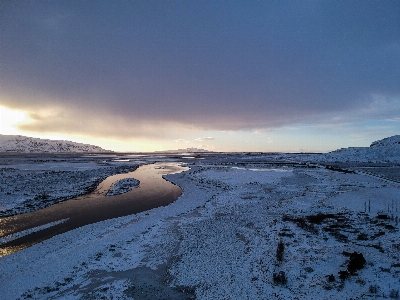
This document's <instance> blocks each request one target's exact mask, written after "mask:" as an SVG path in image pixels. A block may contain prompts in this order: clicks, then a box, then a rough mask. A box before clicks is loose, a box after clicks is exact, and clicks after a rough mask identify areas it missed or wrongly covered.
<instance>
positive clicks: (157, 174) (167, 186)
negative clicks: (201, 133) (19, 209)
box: [0, 162, 188, 257]
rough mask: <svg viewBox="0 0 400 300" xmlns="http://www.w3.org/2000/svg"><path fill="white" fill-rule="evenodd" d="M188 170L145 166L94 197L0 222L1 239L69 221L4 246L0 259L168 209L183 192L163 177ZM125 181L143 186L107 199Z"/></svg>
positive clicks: (100, 188) (107, 184)
mask: <svg viewBox="0 0 400 300" xmlns="http://www.w3.org/2000/svg"><path fill="white" fill-rule="evenodd" d="M186 170H188V168H187V167H182V166H180V164H179V163H173V162H168V163H155V164H149V165H143V166H140V167H139V168H138V169H136V170H135V171H133V172H129V173H125V174H117V175H113V176H110V177H108V178H106V179H105V180H104V181H102V182H101V183H100V184H99V185H98V187H97V188H96V190H95V191H93V192H92V193H89V194H86V195H83V196H79V197H76V198H73V199H70V200H67V201H64V202H61V203H58V204H54V205H52V206H49V207H46V208H44V209H40V210H37V211H34V212H30V213H26V214H20V215H16V216H12V217H6V218H0V237H4V236H7V235H10V234H14V233H18V232H21V231H24V230H29V229H31V228H35V227H38V226H43V225H45V224H48V223H52V222H57V221H60V220H66V221H65V222H62V223H60V224H57V225H55V226H51V227H49V228H46V229H43V230H40V231H36V232H35V233H32V234H29V235H25V236H23V237H20V238H18V239H15V240H12V241H10V242H8V243H5V244H3V245H1V246H0V257H1V256H5V255H8V254H11V253H13V252H17V251H20V250H22V249H25V248H27V247H30V246H32V245H34V244H37V243H39V242H41V241H44V240H46V239H48V238H51V237H52V236H54V235H57V234H61V233H64V232H66V231H69V230H72V229H75V228H78V227H81V226H84V225H88V224H92V223H96V222H100V221H104V220H107V219H111V218H117V217H122V216H127V215H131V214H135V213H139V212H143V211H146V210H149V209H152V208H156V207H160V206H166V205H168V204H170V203H172V202H174V201H175V200H176V199H178V197H179V196H180V195H181V193H182V190H181V188H180V187H179V186H176V185H174V184H172V183H171V182H169V181H167V180H165V179H164V178H163V177H162V176H163V175H167V174H174V173H180V172H183V171H186ZM124 178H135V179H137V180H139V181H140V184H139V186H138V187H137V188H133V189H132V190H130V191H129V192H127V193H124V194H121V195H115V196H106V195H105V194H106V193H107V191H108V190H109V188H110V187H111V186H112V184H113V183H114V182H116V181H118V180H120V179H124Z"/></svg>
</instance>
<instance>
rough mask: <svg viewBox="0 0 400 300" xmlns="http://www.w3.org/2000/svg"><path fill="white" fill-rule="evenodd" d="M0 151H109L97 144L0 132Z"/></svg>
mask: <svg viewBox="0 0 400 300" xmlns="http://www.w3.org/2000/svg"><path fill="white" fill-rule="evenodd" d="M0 152H19V153H54V152H55V153H74V152H79V153H82V152H111V151H109V150H104V149H103V148H100V147H98V146H93V145H89V144H81V143H75V142H70V141H61V140H60V141H58V140H47V139H38V138H31V137H26V136H21V135H2V134H0Z"/></svg>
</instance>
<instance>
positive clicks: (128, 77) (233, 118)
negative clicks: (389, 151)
mask: <svg viewBox="0 0 400 300" xmlns="http://www.w3.org/2000/svg"><path fill="white" fill-rule="evenodd" d="M0 5H1V11H0V14H1V15H0V30H1V40H0V42H1V47H0V62H1V72H0V86H1V90H2V91H1V93H2V96H1V104H2V105H3V106H6V107H9V108H16V109H19V110H22V111H26V112H27V113H28V114H29V115H30V117H31V119H32V121H31V122H30V123H27V124H24V125H21V126H20V129H21V130H23V131H26V132H32V133H34V132H36V133H54V134H75V135H77V134H78V135H83V136H84V135H86V136H92V137H95V136H103V137H116V138H120V139H135V138H136V139H138V140H131V142H133V143H146V139H152V140H153V142H150V140H149V143H153V144H154V141H156V140H158V141H160V143H161V144H162V145H164V146H165V147H168V146H167V145H170V144H168V142H167V141H173V140H185V141H186V142H187V141H190V140H191V139H192V140H194V139H195V136H197V137H203V135H204V134H209V135H210V134H211V135H213V136H218V138H215V139H214V137H213V139H209V140H208V141H214V143H215V145H214V146H215V147H220V148H221V147H223V144H222V140H224V143H226V144H229V138H226V139H223V138H222V137H221V132H229V133H231V136H234V134H232V133H238V132H240V135H239V137H236V139H243V138H245V139H250V140H251V138H252V137H251V135H252V134H254V132H258V133H259V132H264V136H263V138H264V139H265V140H267V139H268V138H269V137H268V134H267V135H265V134H266V133H267V132H272V131H276V130H278V131H280V132H282V130H284V129H285V128H288V127H293V126H303V127H304V126H305V127H307V128H308V129H307V130H306V131H307V132H306V131H304V130H303V131H300V132H299V134H304V135H306V136H307V140H313V138H312V133H310V128H313V129H312V131H315V130H316V129H318V130H319V133H318V134H319V136H322V135H324V136H329V135H333V136H335V137H336V136H338V134H339V133H340V134H342V133H343V130H342V129H343V128H342V127H343V126H347V127H346V130H347V132H348V136H347V137H346V139H344V140H343V141H345V140H346V141H350V140H351V139H352V137H353V138H354V136H359V137H360V136H361V137H362V132H364V137H363V138H364V139H368V138H372V137H375V136H377V137H378V136H379V134H381V135H384V136H385V134H384V133H383V132H385V131H386V132H387V133H388V134H387V135H389V134H390V133H393V134H394V133H396V131H398V130H399V129H400V128H399V121H400V1H2V2H1V4H0ZM362 124H364V125H362ZM382 126H383V127H382ZM385 126H386V127H385ZM327 127H329V130H327V129H326V128H327ZM321 128H322V129H321ZM323 128H325V129H323ZM335 128H336V129H335ZM350 128H358V129H357V130H358V131H354V130H353V131H351V130H350ZM382 128H383V129H382ZM385 128H386V129H385ZM303 129H304V128H303ZM321 130H325V133H324V134H323V132H322V131H321ZM368 130H369V131H368ZM365 132H367V133H368V132H370V134H369V135H368V134H367V135H365V134H366V133H365ZM244 133H247V134H248V135H249V138H247V137H244V136H243V134H244ZM397 133H398V132H397ZM384 136H382V137H384ZM258 138H259V137H258ZM274 138H276V137H274ZM218 140H220V141H221V144H218ZM161 141H164V142H161ZM210 143H211V142H210ZM240 143H241V142H240V141H239V140H236V141H232V143H231V144H230V145H229V147H231V148H232V149H231V148H230V150H235V149H234V148H235V145H239V144H240ZM343 143H344V142H343ZM347 143H348V142H347ZM161 144H160V147H162V146H161ZM254 144H256V143H254ZM190 145H192V144H190ZM267 146H268V145H266V144H265V146H264V148H267ZM269 146H271V145H269ZM282 147H285V146H282ZM286 147H288V148H290V147H297V146H296V145H286ZM153 148H154V147H153ZM155 148H157V147H155ZM236 148H238V147H236ZM221 149H222V148H221ZM251 149H253V148H249V150H251ZM254 149H255V148H254ZM238 150H239V149H238ZM257 150H259V149H258V148H257ZM265 150H268V149H265Z"/></svg>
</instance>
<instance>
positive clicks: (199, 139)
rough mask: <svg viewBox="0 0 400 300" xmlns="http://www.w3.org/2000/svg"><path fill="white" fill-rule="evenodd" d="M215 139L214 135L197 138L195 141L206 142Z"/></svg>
mask: <svg viewBox="0 0 400 300" xmlns="http://www.w3.org/2000/svg"><path fill="white" fill-rule="evenodd" d="M212 140H215V139H214V138H213V137H202V138H197V139H196V140H195V141H197V142H206V141H212Z"/></svg>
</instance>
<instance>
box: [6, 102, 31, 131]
mask: <svg viewBox="0 0 400 300" xmlns="http://www.w3.org/2000/svg"><path fill="white" fill-rule="evenodd" d="M28 120H29V117H28V115H27V113H25V112H23V111H20V110H15V109H10V108H7V107H5V106H1V105H0V134H6V135H18V134H19V135H21V134H23V132H22V131H20V130H19V129H18V125H19V124H21V123H25V122H27V121H28Z"/></svg>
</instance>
